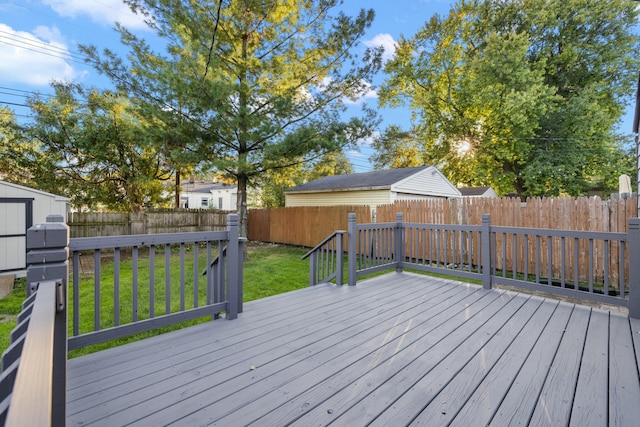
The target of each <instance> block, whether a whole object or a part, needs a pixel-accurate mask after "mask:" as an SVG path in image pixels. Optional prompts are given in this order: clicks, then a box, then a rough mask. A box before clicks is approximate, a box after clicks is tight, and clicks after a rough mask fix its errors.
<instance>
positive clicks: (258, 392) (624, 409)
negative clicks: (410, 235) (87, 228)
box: [67, 272, 640, 426]
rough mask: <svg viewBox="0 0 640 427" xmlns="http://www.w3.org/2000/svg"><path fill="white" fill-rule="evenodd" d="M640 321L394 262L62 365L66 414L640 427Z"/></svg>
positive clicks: (113, 420) (76, 417) (109, 418)
mask: <svg viewBox="0 0 640 427" xmlns="http://www.w3.org/2000/svg"><path fill="white" fill-rule="evenodd" d="M639 360H640V321H639V320H637V319H629V317H628V316H626V315H624V314H620V313H617V312H609V311H604V310H600V309H592V308H590V307H587V306H582V305H575V304H571V303H567V302H560V301H558V300H555V299H550V298H547V299H545V298H541V297H538V296H531V295H527V294H520V293H514V292H507V291H502V290H497V289H493V290H484V289H482V288H481V287H479V286H475V285H466V284H462V283H459V282H456V281H452V280H446V279H436V278H431V277H426V276H421V275H416V274H411V273H395V272H394V273H390V274H386V275H384V276H380V277H376V278H374V279H370V280H368V281H363V282H360V283H359V284H358V285H357V286H355V287H347V286H343V287H335V286H330V285H320V286H317V287H314V288H307V289H303V290H300V291H295V292H290V293H287V294H283V295H278V296H275V297H270V298H266V299H263V300H259V301H254V302H250V303H247V304H245V308H244V313H242V314H240V316H239V318H238V319H237V320H233V321H225V320H219V321H215V322H207V323H206V324H202V325H198V326H194V327H191V328H188V329H183V330H180V331H176V332H172V333H169V334H165V335H162V336H158V337H154V338H150V339H146V340H144V341H140V342H136V343H133V344H128V345H125V346H122V347H119V348H114V349H110V350H107V351H103V352H100V353H96V354H92V355H88V356H84V357H81V358H77V359H73V360H70V361H69V364H68V395H67V401H68V403H67V416H68V425H104V426H120V425H129V424H132V425H143V426H161V425H170V424H175V425H185V426H187V425H188V426H197V425H210V424H211V425H220V426H239V425H247V424H254V425H257V426H283V425H290V424H293V425H300V426H311V425H327V424H332V423H333V424H334V425H344V426H359V425H367V424H372V425H390V426H400V425H430V426H433V425H449V424H451V425H460V426H471V425H477V426H486V425H491V426H507V425H509V426H511V425H527V424H528V425H533V426H551V425H568V424H570V425H575V426H587V425H589V426H590V425H594V426H595V425H611V426H632V425H638V422H639V420H640V379H639V378H640V375H639V368H640V365H639Z"/></svg>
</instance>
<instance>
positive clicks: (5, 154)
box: [0, 106, 30, 184]
mask: <svg viewBox="0 0 640 427" xmlns="http://www.w3.org/2000/svg"><path fill="white" fill-rule="evenodd" d="M28 151H30V146H29V144H28V143H27V142H26V141H25V139H24V136H23V134H22V132H21V130H20V126H19V125H18V122H17V121H16V117H15V115H14V114H13V111H11V110H10V109H9V108H8V107H4V106H0V179H2V180H5V181H10V182H14V183H16V184H26V183H28V179H29V173H28V171H27V170H26V169H25V168H24V165H23V163H22V162H21V159H22V157H23V153H25V152H28Z"/></svg>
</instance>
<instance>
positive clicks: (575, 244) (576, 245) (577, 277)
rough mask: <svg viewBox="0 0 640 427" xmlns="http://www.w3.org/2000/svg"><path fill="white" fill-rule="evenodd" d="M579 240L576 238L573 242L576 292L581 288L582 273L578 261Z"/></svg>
mask: <svg viewBox="0 0 640 427" xmlns="http://www.w3.org/2000/svg"><path fill="white" fill-rule="evenodd" d="M579 243H580V242H579V240H578V238H577V237H576V238H575V239H574V240H573V289H575V290H576V291H577V290H578V289H579V288H580V272H579V269H578V261H579V259H580V256H579V255H580V248H579Z"/></svg>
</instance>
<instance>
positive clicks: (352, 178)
mask: <svg viewBox="0 0 640 427" xmlns="http://www.w3.org/2000/svg"><path fill="white" fill-rule="evenodd" d="M428 167H429V166H419V167H414V168H399V169H389V170H383V171H371V172H360V173H353V174H349V175H333V176H325V177H324V178H320V179H317V180H315V181H310V182H307V183H306V184H302V185H298V186H297V187H293V188H290V189H289V190H286V192H304V191H323V190H347V189H353V188H379V189H381V188H391V186H392V185H393V184H395V183H397V182H399V181H402V180H403V179H406V178H409V177H410V176H412V175H415V174H416V173H418V172H420V171H423V170H425V169H427V168H428Z"/></svg>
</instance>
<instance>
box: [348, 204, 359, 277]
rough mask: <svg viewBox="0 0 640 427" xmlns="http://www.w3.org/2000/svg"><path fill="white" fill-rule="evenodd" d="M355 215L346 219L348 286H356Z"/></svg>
mask: <svg viewBox="0 0 640 427" xmlns="http://www.w3.org/2000/svg"><path fill="white" fill-rule="evenodd" d="M356 239H357V237H356V214H354V213H350V214H349V216H348V217H347V251H348V253H347V280H348V283H349V286H353V285H355V284H356V258H357V255H356Z"/></svg>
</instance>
